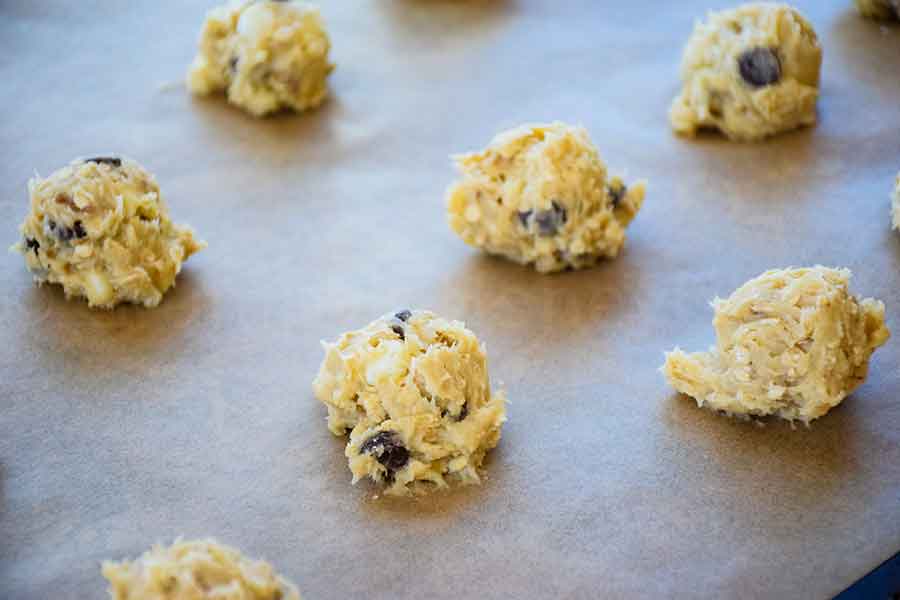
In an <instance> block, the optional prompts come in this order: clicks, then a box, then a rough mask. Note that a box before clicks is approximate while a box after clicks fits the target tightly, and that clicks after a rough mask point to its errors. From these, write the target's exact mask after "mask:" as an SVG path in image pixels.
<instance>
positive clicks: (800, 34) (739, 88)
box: [669, 2, 822, 141]
mask: <svg viewBox="0 0 900 600" xmlns="http://www.w3.org/2000/svg"><path fill="white" fill-rule="evenodd" d="M821 64H822V49H821V47H820V46H819V42H818V38H817V37H816V32H815V31H814V30H813V27H812V25H811V24H810V23H809V21H807V20H806V19H805V18H804V17H803V16H802V15H801V14H800V13H799V12H797V11H796V10H795V9H793V8H791V7H790V6H788V5H786V4H774V3H762V2H760V3H750V4H744V5H741V6H739V7H738V8H735V9H733V10H727V11H723V12H711V13H710V14H709V16H708V17H707V20H706V21H705V22H700V23H697V25H696V26H695V27H694V33H693V34H692V35H691V38H690V40H688V43H687V47H686V48H685V50H684V57H683V58H682V63H681V79H682V84H683V88H682V91H681V94H680V95H679V96H678V97H677V98H675V100H674V101H673V102H672V107H671V109H670V110H669V119H670V121H671V123H672V127H673V128H674V130H675V131H676V132H677V133H680V134H683V135H689V136H692V135H694V134H695V133H696V132H697V130H698V129H701V128H715V129H719V130H720V131H721V132H722V133H724V134H725V135H726V136H728V137H729V138H731V139H733V140H746V141H751V140H759V139H761V138H764V137H767V136H770V135H774V134H777V133H781V132H783V131H789V130H791V129H796V128H798V127H801V126H804V125H813V124H815V122H816V100H817V99H818V96H819V70H820V67H821Z"/></svg>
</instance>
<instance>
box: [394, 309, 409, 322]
mask: <svg viewBox="0 0 900 600" xmlns="http://www.w3.org/2000/svg"><path fill="white" fill-rule="evenodd" d="M411 316H412V311H411V310H409V309H408V308H405V309H403V310H401V311H400V312H398V313H396V314H395V315H394V318H396V319H400V320H401V321H403V322H406V321H408V320H409V318H410V317H411Z"/></svg>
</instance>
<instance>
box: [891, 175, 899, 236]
mask: <svg viewBox="0 0 900 600" xmlns="http://www.w3.org/2000/svg"><path fill="white" fill-rule="evenodd" d="M891 220H892V221H893V224H894V229H897V230H900V173H897V180H896V182H895V184H894V194H893V195H892V196H891Z"/></svg>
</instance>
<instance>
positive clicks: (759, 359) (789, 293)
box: [663, 267, 890, 422]
mask: <svg viewBox="0 0 900 600" xmlns="http://www.w3.org/2000/svg"><path fill="white" fill-rule="evenodd" d="M849 279H850V271H849V270H847V269H828V268H825V267H813V268H807V269H785V270H773V271H767V272H766V273H763V274H762V275H760V276H759V277H757V278H756V279H752V280H750V281H748V282H747V283H745V284H744V285H742V286H741V287H739V288H738V289H737V290H736V291H735V292H734V293H733V294H732V295H731V297H729V298H728V299H727V300H722V299H719V298H717V299H715V300H714V301H713V303H712V306H713V308H714V309H715V318H714V319H713V326H714V327H715V330H716V346H715V347H713V348H711V349H710V350H709V352H695V353H692V354H687V353H685V352H682V351H681V350H679V349H678V348H676V349H675V350H673V351H672V352H669V353H668V354H667V355H666V363H665V365H664V366H663V372H664V373H665V375H666V378H667V379H668V380H669V383H670V384H671V385H672V386H673V387H674V388H675V389H677V390H678V391H679V392H682V393H684V394H687V395H689V396H693V397H694V399H695V400H696V401H697V404H698V405H700V406H707V407H709V408H711V409H714V410H720V411H724V412H727V413H730V414H735V415H755V416H764V415H777V416H779V417H782V418H784V419H790V420H794V419H799V420H801V421H804V422H809V421H811V420H813V419H815V418H817V417H820V416H822V415H824V414H825V413H826V412H828V411H829V410H830V409H831V408H832V407H834V406H837V405H838V404H840V402H841V401H842V400H843V399H844V398H845V397H846V396H847V395H848V394H850V393H852V392H853V391H854V390H855V389H856V388H858V387H859V386H860V385H861V384H862V383H863V381H865V379H866V374H867V372H868V365H869V357H870V356H871V355H872V352H874V351H875V349H876V348H878V347H879V346H881V345H882V344H884V343H885V342H886V341H887V339H888V337H889V336H890V332H889V331H888V329H887V327H886V326H885V323H884V304H883V303H881V302H880V301H877V300H873V299H871V298H866V299H865V300H860V299H858V298H857V297H855V296H852V295H851V294H850V293H849V292H848V291H847V284H848V281H849Z"/></svg>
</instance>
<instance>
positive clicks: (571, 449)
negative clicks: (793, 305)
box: [0, 0, 900, 599]
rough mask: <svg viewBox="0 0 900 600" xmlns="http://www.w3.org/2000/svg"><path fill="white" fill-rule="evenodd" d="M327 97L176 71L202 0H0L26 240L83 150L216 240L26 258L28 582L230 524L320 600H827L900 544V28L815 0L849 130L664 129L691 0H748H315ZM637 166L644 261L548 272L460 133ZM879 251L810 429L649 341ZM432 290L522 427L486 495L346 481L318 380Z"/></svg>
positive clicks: (10, 511) (475, 139)
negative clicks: (479, 227) (310, 100)
mask: <svg viewBox="0 0 900 600" xmlns="http://www.w3.org/2000/svg"><path fill="white" fill-rule="evenodd" d="M322 4H323V6H322V12H323V14H324V17H325V19H326V21H327V25H328V28H329V30H330V32H331V35H332V39H333V44H334V50H333V57H334V61H335V62H336V63H337V65H338V66H337V70H336V71H335V73H334V75H333V77H332V79H331V85H332V90H333V99H332V100H331V101H330V102H328V104H327V105H325V106H324V107H323V108H322V109H321V110H318V111H316V112H313V113H310V114H307V115H302V116H291V115H284V116H279V117H276V118H272V119H267V120H263V121H257V120H254V119H252V118H250V117H248V116H246V115H244V114H243V113H242V112H240V111H238V110H236V109H234V108H232V107H230V106H229V105H227V104H226V103H225V101H224V100H223V99H210V100H192V99H191V98H190V97H189V96H188V95H187V93H186V92H185V90H184V88H183V87H182V86H180V85H179V84H177V83H176V85H167V84H170V83H172V82H179V81H180V80H181V78H182V76H183V73H184V71H185V69H186V67H187V65H188V63H189V62H190V60H191V58H192V57H193V54H194V49H195V40H196V36H197V33H198V31H199V28H200V24H201V21H202V18H203V15H204V13H205V10H206V9H207V8H208V7H209V3H207V2H202V1H190V2H187V1H181V2H174V1H171V2H158V1H152V2H151V1H144V2H77V3H74V2H64V1H62V0H59V1H50V0H35V1H25V0H18V1H16V0H4V1H3V2H0V45H2V50H3V51H2V52H0V81H2V84H0V106H2V113H3V118H2V121H0V136H2V137H0V143H2V150H0V152H2V161H0V162H2V165H3V166H2V173H3V177H2V179H0V217H2V222H3V223H4V227H3V230H2V235H0V238H2V239H3V240H4V241H3V244H12V243H14V242H15V241H16V238H17V231H16V227H17V225H18V224H19V223H20V222H21V220H22V217H23V216H24V214H25V211H26V210H27V192H26V188H25V184H26V181H27V179H28V178H29V177H30V176H31V175H32V173H33V172H34V171H38V172H39V173H41V174H42V175H48V174H49V173H51V172H52V171H53V170H54V169H56V168H58V167H60V166H62V165H64V164H66V163H67V162H68V161H69V160H71V159H72V158H74V157H77V156H84V155H94V154H103V153H108V152H115V153H121V154H124V155H128V156H131V157H134V158H136V159H138V160H139V161H141V162H142V163H143V164H144V165H145V166H146V167H147V168H148V169H150V170H151V171H152V172H154V173H155V174H156V175H157V177H158V180H159V182H160V184H161V186H162V190H163V193H164V195H165V197H166V199H167V200H168V202H169V204H170V207H171V209H172V212H173V214H174V215H175V217H176V219H177V220H180V221H185V222H188V223H191V224H193V225H194V226H195V227H196V228H197V230H198V232H199V233H200V234H201V236H202V237H204V238H205V239H206V240H208V242H209V249H208V250H206V251H204V252H202V253H201V254H199V255H198V256H196V257H194V258H191V259H190V261H189V262H188V263H187V266H186V269H185V271H184V272H183V274H182V276H181V277H180V278H179V280H178V285H177V288H176V289H175V290H174V291H172V292H171V293H170V294H169V295H167V297H166V299H165V300H164V302H163V304H162V305H161V306H160V307H159V308H158V309H156V310H145V309H141V308H136V307H121V308H118V309H116V310H115V311H112V312H98V311H91V310H89V309H88V308H87V306H86V304H84V303H82V302H66V301H65V299H64V298H63V295H62V292H61V291H60V290H59V289H57V288H54V287H44V288H41V289H38V288H37V287H35V286H34V285H33V284H32V283H31V280H30V277H29V275H28V274H27V273H26V272H25V269H24V267H23V263H22V261H21V259H20V258H19V257H17V256H14V255H10V256H7V257H6V258H4V259H3V261H2V268H0V285H2V289H3V290H4V293H3V294H2V297H0V319H2V332H3V337H2V344H0V367H2V371H0V396H2V407H0V597H2V598H10V599H20V598H25V599H31V598H33V599H45V598H102V597H104V595H105V592H104V589H105V582H104V580H103V579H102V578H101V576H100V573H99V561H100V560H101V559H104V558H117V559H119V558H125V557H135V556H137V555H138V554H140V553H141V552H143V551H144V550H146V549H147V548H148V547H149V546H150V544H151V543H153V542H157V541H162V542H167V543H168V542H171V541H172V539H173V538H175V537H176V536H178V535H185V536H187V537H205V536H215V537H217V538H219V539H220V540H222V541H224V542H226V543H229V544H232V545H235V546H237V547H239V548H240V549H242V550H243V551H244V552H245V553H247V554H248V555H250V556H254V557H264V558H267V559H268V560H270V561H271V562H273V563H274V564H275V565H276V567H277V568H278V569H279V570H280V571H281V572H283V573H284V574H285V575H286V576H288V577H290V578H291V579H293V580H295V581H296V582H297V584H298V585H299V586H300V588H301V590H302V592H303V593H304V596H305V597H306V598H309V599H319V598H513V597H516V598H599V597H607V598H625V597H647V598H660V597H666V598H669V597H671V598H697V597H721V598H724V597H740V598H762V597H769V598H775V597H778V598H825V597H828V596H831V595H833V594H835V593H837V592H839V591H840V590H842V589H843V588H845V587H846V586H848V585H849V584H851V583H852V582H853V581H854V580H856V579H858V578H859V577H861V576H863V575H864V574H865V573H866V572H867V571H869V570H870V569H872V568H874V567H875V566H876V565H878V564H879V563H880V562H881V561H883V560H884V559H886V558H888V557H889V556H890V555H892V554H893V553H894V552H896V551H898V550H900V373H898V360H900V354H898V347H900V341H898V340H900V321H898V318H897V315H898V311H900V293H898V289H900V288H898V285H900V235H898V234H896V233H892V232H891V231H890V230H889V216H888V205H889V201H888V194H889V190H890V188H891V184H892V180H893V177H894V175H895V174H896V172H897V170H898V169H900V76H898V75H900V29H898V27H897V26H885V25H881V24H878V23H875V22H871V21H865V20H862V19H860V18H859V17H858V16H857V15H856V14H855V12H854V11H853V9H852V8H851V6H850V5H851V2H850V0H846V1H830V2H825V1H821V2H820V1H818V0H798V1H797V4H798V5H799V6H800V7H801V8H802V9H803V11H804V12H805V13H806V14H807V15H808V17H809V18H810V19H811V21H812V22H813V23H814V25H815V27H816V28H817V30H818V32H819V35H820V36H821V39H822V43H823V45H824V49H825V63H824V69H823V85H822V99H821V102H820V112H821V123H820V124H819V125H818V127H816V128H813V129H807V130H804V131H800V132H797V133H793V134H790V135H785V136H782V137H778V138H775V139H773V140H771V141H769V142H766V143H761V144H733V143H729V142H727V141H724V140H723V139H721V138H720V137H717V136H715V135H708V136H703V137H701V138H700V139H698V140H696V141H689V140H683V139H678V138H676V137H674V136H673V135H671V133H670V131H669V127H668V123H667V117H666V111H667V108H668V104H669V102H670V100H671V98H672V97H673V95H674V94H675V93H676V91H677V89H678V79H677V67H678V62H679V58H680V52H681V49H682V47H683V44H684V42H685V40H686V39H687V36H688V34H689V33H690V31H691V27H692V23H693V20H694V18H695V17H698V16H700V15H702V14H703V13H704V11H705V9H706V8H711V7H713V6H715V7H724V6H727V5H729V4H731V3H729V2H719V1H715V2H711V1H704V0H696V1H693V0H685V1H682V2H667V1H657V2H617V1H614V0H609V1H599V0H584V1H575V0H559V1H555V0H553V1H551V0H543V1H539V0H533V1H529V0H483V1H478V0H453V1H451V0H342V1H329V2H322ZM552 119H562V120H565V121H568V122H571V123H578V124H583V125H584V126H586V127H587V128H588V129H589V131H590V132H591V134H592V135H593V138H594V140H595V142H596V143H597V145H598V146H599V148H600V150H601V153H602V155H603V156H604V158H605V159H606V161H607V162H608V163H609V164H610V166H611V168H612V169H613V171H624V172H625V173H626V174H627V176H628V177H630V178H635V177H646V178H648V179H649V180H650V188H649V193H648V197H647V201H646V205H645V208H644V209H643V211H642V212H641V213H640V214H639V215H638V217H637V219H636V221H635V222H634V223H633V224H632V226H631V228H630V230H629V234H628V235H629V239H628V244H627V248H626V250H625V252H624V254H622V255H621V256H620V257H619V258H618V259H616V260H614V261H611V262H608V263H605V264H603V265H602V266H600V267H598V268H595V269H591V270H588V271H583V272H575V273H566V274H561V275H557V276H542V275H539V274H537V273H534V272H532V271H530V270H528V269H524V268H521V267H518V266H515V265H513V264H511V263H507V262H504V261H501V260H497V259H491V258H487V257H484V256H482V255H480V254H479V253H478V252H477V251H474V250H473V249H470V248H468V247H467V246H465V245H464V244H463V243H462V242H461V241H460V240H458V239H457V238H456V237H455V236H454V235H453V234H452V233H451V232H450V231H449V229H448V227H447V226H446V224H445V220H444V214H443V193H444V189H445V187H446V186H447V184H449V182H450V181H451V180H452V179H453V177H454V176H455V174H454V172H453V170H452V168H451V166H450V163H449V161H448V158H447V155H448V154H450V153H453V152H459V151H464V150H470V149H476V148H480V147H482V146H483V145H485V144H486V143H487V142H488V140H489V139H490V138H491V137H492V136H493V134H494V133H496V132H497V131H499V130H502V129H505V128H508V127H511V126H515V125H518V124H519V123H521V122H526V121H535V120H538V121H539V120H552ZM816 263H822V264H826V265H835V266H847V267H850V268H851V269H853V271H854V273H855V277H854V279H853V289H854V290H855V291H856V292H858V293H861V294H864V295H867V296H875V297H878V298H881V299H883V300H884V301H885V303H886V304H887V308H888V311H887V314H888V321H889V325H890V326H891V328H892V329H894V330H895V338H894V339H892V340H891V341H890V342H889V343H888V344H887V346H886V347H884V348H882V349H881V350H879V351H878V352H876V353H875V355H874V358H873V360H872V365H871V375H870V377H869V379H868V381H867V383H866V384H865V385H864V386H863V387H862V388H861V389H860V390H859V391H858V392H857V393H855V394H854V395H853V396H852V397H851V398H849V399H848V400H847V401H846V402H845V403H844V404H843V405H842V406H840V407H839V408H838V409H836V410H834V411H833V412H832V413H831V414H829V415H828V416H827V417H825V418H822V419H820V420H819V421H816V422H815V423H814V424H813V425H812V427H810V428H808V429H806V428H804V427H802V426H801V427H797V428H796V429H793V428H791V427H790V426H789V425H788V424H784V423H779V422H767V423H766V424H765V426H763V427H757V426H754V425H753V424H748V423H742V422H736V421H733V420H729V419H727V418H724V417H721V416H717V415H715V414H712V413H709V412H706V411H703V410H700V409H698V408H697V407H696V406H695V405H694V402H693V401H692V400H690V399H688V398H685V397H679V396H677V395H676V394H674V393H673V392H672V390H671V389H670V388H669V387H667V386H666V384H665V382H664V381H663V379H662V376H661V375H660V374H659V373H658V371H657V369H658V367H659V366H660V364H661V363H662V360H663V351H665V350H669V349H671V348H672V347H674V346H675V345H680V346H682V347H683V348H686V349H692V350H696V349H703V348H705V347H706V346H708V345H709V344H711V343H712V342H713V337H712V329H711V327H710V319H711V317H712V312H711V309H710V308H709V307H708V305H707V302H708V301H709V300H710V299H712V298H713V297H714V296H715V295H717V294H718V295H720V296H725V295H727V294H729V293H730V292H731V291H732V290H733V289H734V288H735V287H736V286H738V285H739V284H741V283H742V282H744V281H745V280H747V279H749V278H751V277H753V276H756V275H757V274H759V273H760V272H762V271H763V270H765V269H767V268H772V267H785V266H790V265H794V266H801V265H812V264H816ZM403 307H412V308H417V307H420V308H430V309H432V310H435V311H437V312H438V313H440V314H442V315H446V316H448V317H452V318H459V319H462V320H465V321H466V322H467V323H468V325H469V326H470V327H471V328H472V329H473V330H474V331H475V332H476V333H477V334H478V335H479V337H480V338H481V339H483V340H484V341H485V342H486V343H487V346H488V351H489V358H490V368H491V373H492V375H493V377H494V379H495V380H496V381H497V382H501V381H502V382H503V385H504V386H505V387H506V389H507V390H508V393H509V397H510V400H511V403H510V407H509V422H508V423H507V425H506V427H505V429H504V431H503V439H502V442H501V444H500V446H499V447H498V448H497V449H496V451H494V452H493V453H492V455H491V457H490V460H489V463H488V471H487V473H488V479H487V480H486V481H485V482H484V484H483V485H481V486H480V487H470V488H462V489H458V490H454V491H452V492H450V493H447V494H439V495H435V496H432V497H429V498H426V499H423V500H419V501H409V500H403V499H399V500H398V499H391V498H386V497H381V498H377V499H375V498H373V496H375V495H376V494H377V491H378V490H376V489H375V488H373V487H371V486H368V485H364V484H361V485H358V486H356V487H351V485H350V472H349V470H348V468H347V465H346V460H345V458H344V455H343V447H344V443H345V441H344V440H342V439H339V438H336V437H333V436H332V435H331V434H330V433H329V432H328V430H327V429H326V427H325V409H324V408H323V407H322V406H321V405H320V404H318V403H317V402H316V401H315V399H314V398H313V396H312V393H311V391H310V382H311V380H312V378H313V376H314V375H315V373H316V370H317V368H318V365H319V361H320V359H321V350H320V348H319V340H320V339H323V338H326V339H333V338H335V337H336V336H337V335H339V334H340V333H341V332H343V331H345V330H348V329H353V328H357V327H361V326H363V325H365V324H366V323H368V322H369V321H370V320H372V319H374V318H375V317H377V316H378V315H379V314H381V313H384V312H386V311H389V310H392V309H397V308H403Z"/></svg>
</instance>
